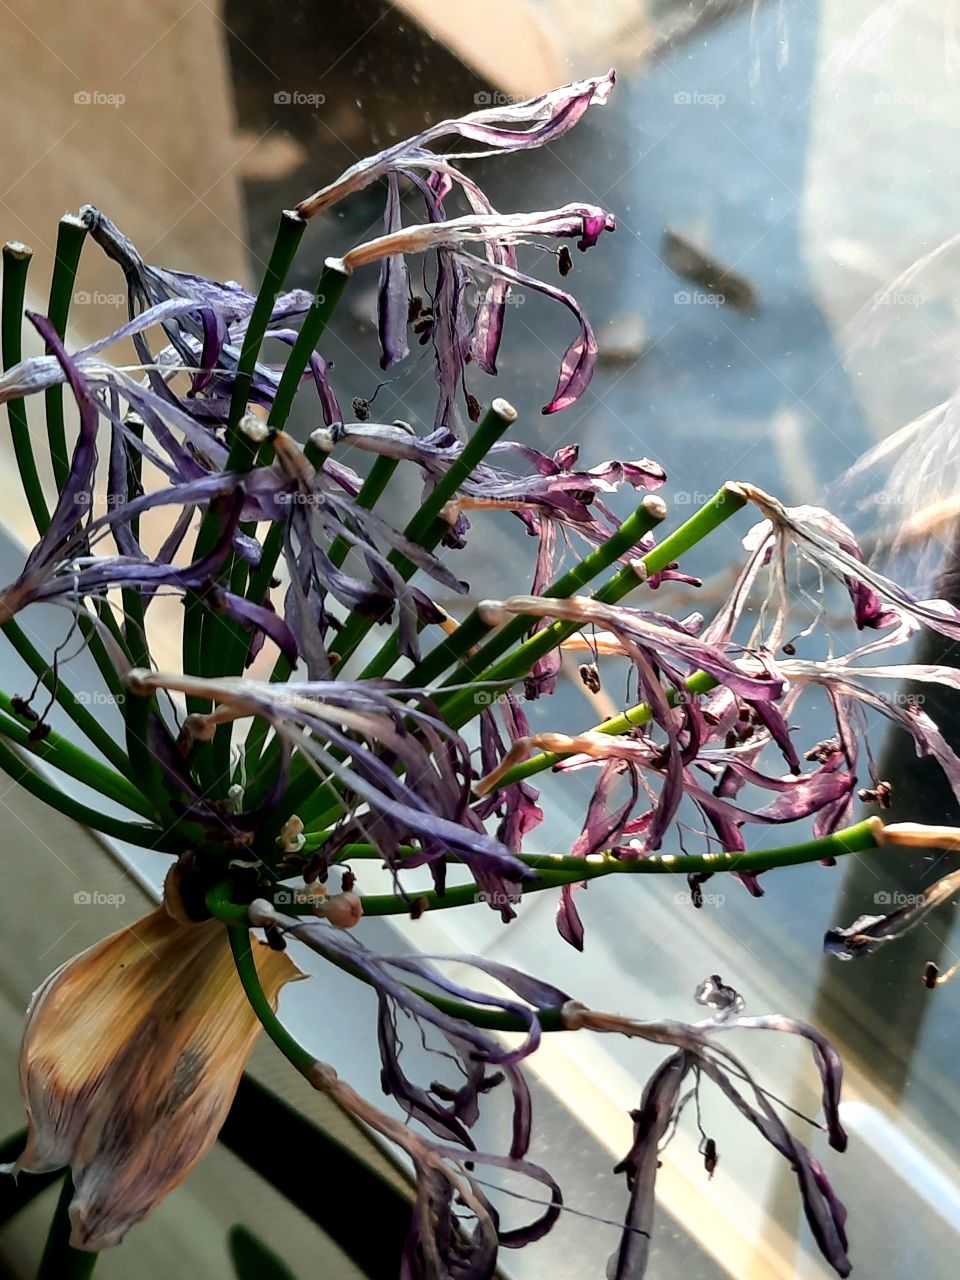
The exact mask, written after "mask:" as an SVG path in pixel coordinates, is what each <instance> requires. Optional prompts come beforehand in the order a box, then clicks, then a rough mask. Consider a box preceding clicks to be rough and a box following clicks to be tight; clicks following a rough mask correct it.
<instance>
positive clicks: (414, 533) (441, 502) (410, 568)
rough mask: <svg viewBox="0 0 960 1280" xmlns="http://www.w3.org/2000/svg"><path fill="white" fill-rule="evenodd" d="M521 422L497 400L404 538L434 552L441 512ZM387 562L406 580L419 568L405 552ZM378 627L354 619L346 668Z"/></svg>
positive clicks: (343, 642)
mask: <svg viewBox="0 0 960 1280" xmlns="http://www.w3.org/2000/svg"><path fill="white" fill-rule="evenodd" d="M516 419H517V411H516V409H514V407H513V405H511V404H508V403H507V401H506V400H494V402H493V404H492V405H491V406H490V408H489V409H488V410H487V412H486V413H485V414H484V416H483V419H482V420H481V421H480V422H479V423H478V424H477V427H476V430H475V431H474V433H473V435H472V436H471V437H470V439H469V440H468V441H467V442H466V444H465V445H464V446H463V449H462V450H461V452H460V455H459V457H458V458H457V460H456V462H453V463H451V465H450V466H449V467H448V468H447V470H446V471H445V472H444V474H443V475H442V476H440V478H439V479H438V480H437V483H436V484H435V485H434V487H433V489H432V490H431V491H430V493H428V494H427V496H426V498H425V499H424V501H423V503H422V505H421V506H420V508H419V510H418V511H417V513H416V515H414V516H413V517H412V518H411V519H410V520H409V521H408V523H407V526H406V528H405V529H404V531H403V534H404V537H405V538H407V539H409V541H410V542H414V543H416V544H417V546H419V547H423V548H424V550H426V551H432V550H433V549H434V548H435V547H436V546H437V544H438V543H439V542H440V539H441V538H442V537H443V535H444V532H445V531H446V529H447V527H448V526H447V524H446V523H445V521H444V520H443V519H442V518H441V516H440V512H441V511H442V510H443V508H444V506H446V504H447V503H448V502H449V501H450V499H451V498H452V497H453V496H454V494H455V493H456V492H457V490H458V489H459V488H460V486H461V485H462V484H463V482H464V480H466V479H467V477H468V476H469V475H470V474H471V472H472V471H473V470H474V468H475V467H477V466H478V465H479V464H480V463H481V462H482V461H483V459H484V458H485V457H486V456H487V454H488V453H489V452H490V450H491V449H492V448H493V446H494V445H495V444H496V442H497V441H498V440H499V439H500V437H501V436H502V435H503V433H504V431H506V429H507V428H508V427H509V426H511V425H512V424H513V423H514V422H516ZM387 559H388V560H389V561H390V563H391V564H392V565H393V566H394V568H395V569H396V570H397V572H398V573H399V574H400V576H401V577H402V578H403V579H404V580H406V579H409V578H411V577H412V576H413V573H414V569H415V567H416V566H415V565H414V564H413V562H412V561H410V560H408V559H407V557H406V556H405V555H403V554H402V552H399V551H396V550H394V551H391V552H390V554H389V556H388V557H387ZM373 625H374V619H373V618H367V617H363V616H361V615H360V614H356V613H355V614H353V615H351V617H350V619H349V621H348V622H347V625H346V626H345V627H344V629H343V630H342V631H341V633H340V635H339V636H338V637H337V653H338V654H339V657H340V664H339V665H340V666H341V667H342V666H343V665H344V663H346V662H347V661H348V660H349V659H350V658H351V657H352V656H353V654H354V653H355V652H356V650H357V648H358V647H359V645H360V643H361V642H362V640H363V638H364V636H366V634H367V632H368V631H369V630H370V628H371V627H372V626H373Z"/></svg>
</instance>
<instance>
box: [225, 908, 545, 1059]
mask: <svg viewBox="0 0 960 1280" xmlns="http://www.w3.org/2000/svg"><path fill="white" fill-rule="evenodd" d="M207 906H208V908H209V909H210V912H211V914H212V915H214V916H216V918H217V919H218V920H222V921H223V923H224V924H225V925H226V926H227V928H228V930H229V935H230V947H231V949H232V951H233V959H234V963H235V964H236V966H237V973H238V974H239V976H240V982H241V984H242V986H243V989H244V991H245V992H246V995H247V999H248V1000H249V1001H250V1005H251V1008H252V1009H253V1011H254V1013H255V1014H256V1015H257V1017H258V1018H259V1019H260V1023H261V1025H262V1027H263V1029H264V1031H266V1033H267V1035H268V1036H269V1037H270V1039H271V1040H272V1041H273V1043H274V1044H275V1045H276V1046H277V1048H278V1049H279V1050H280V1052H281V1053H282V1054H283V1056H284V1057H285V1058H286V1059H287V1060H288V1061H289V1062H291V1063H292V1064H293V1066H295V1067H296V1068H297V1070H298V1071H299V1072H301V1073H302V1074H303V1075H304V1076H306V1078H307V1079H308V1080H310V1081H311V1082H313V1080H314V1067H316V1065H317V1059H316V1058H315V1057H314V1056H313V1054H312V1053H310V1052H309V1050H307V1049H305V1048H304V1047H303V1045H302V1044H300V1042H299V1041H298V1040H296V1039H295V1038H294V1037H293V1036H292V1035H291V1034H290V1032H289V1031H288V1030H287V1029H286V1027H285V1026H284V1025H283V1023H282V1022H281V1021H280V1019H279V1018H278V1017H277V1015H276V1014H275V1013H274V1011H273V1009H272V1008H271V1006H270V1001H269V1000H268V999H267V997H266V995H265V993H264V990H263V987H262V986H261V985H260V978H259V976H258V974H257V968H256V965H255V963H254V960H253V953H252V951H251V949H250V935H249V924H248V920H247V908H246V907H244V906H238V905H236V904H235V903H232V902H231V901H230V897H229V890H228V887H227V886H225V885H220V886H218V887H217V888H215V889H213V890H211V892H210V893H209V894H207ZM327 958H328V959H329V960H330V961H331V963H332V964H335V965H336V967H337V968H338V969H343V970H344V972H345V973H349V974H352V976H353V977H355V978H359V979H360V980H361V982H366V983H367V984H368V985H372V982H371V979H370V978H369V977H368V976H367V975H366V974H365V973H364V972H363V971H362V970H360V969H358V968H356V967H355V966H354V965H352V964H351V963H350V962H349V960H347V959H345V958H342V957H335V956H332V955H331V956H328V957H327ZM404 985H405V986H406V987H407V990H408V991H412V992H413V993H414V995H418V996H420V997H422V999H424V1000H427V1001H429V1002H430V1004H432V1005H433V1006H434V1008H436V1009H440V1010H441V1011H442V1012H443V1013H448V1014H450V1016H451V1017H454V1018H462V1019H463V1021H464V1022H470V1023H472V1024H473V1025H474V1026H475V1027H486V1028H488V1029H489V1030H492V1031H528V1030H529V1026H528V1024H527V1023H526V1021H525V1020H524V1019H523V1018H521V1017H520V1016H519V1015H517V1014H511V1013H507V1012H505V1011H504V1010H501V1009H491V1008H487V1007H484V1006H480V1005H471V1004H467V1003H465V1002H464V1001H462V1000H454V999H451V998H450V997H449V996H441V995H439V994H435V993H434V992H432V991H426V990H424V989H423V988H422V987H415V986H413V985H411V984H409V983H405V984H404ZM535 1012H536V1014H537V1017H538V1020H539V1022H540V1026H541V1028H542V1030H544V1031H566V1030H568V1028H567V1027H566V1026H565V1024H564V1022H563V1018H562V1014H561V1011H560V1010H559V1009H536V1010H535Z"/></svg>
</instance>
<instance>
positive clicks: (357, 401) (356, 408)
mask: <svg viewBox="0 0 960 1280" xmlns="http://www.w3.org/2000/svg"><path fill="white" fill-rule="evenodd" d="M353 414H354V417H355V418H356V420H357V421H358V422H369V421H370V401H369V400H364V398H363V396H354V398H353Z"/></svg>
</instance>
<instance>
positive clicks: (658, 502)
mask: <svg viewBox="0 0 960 1280" xmlns="http://www.w3.org/2000/svg"><path fill="white" fill-rule="evenodd" d="M640 505H641V506H642V507H643V509H644V511H646V513H647V514H648V515H649V516H652V517H653V518H654V519H655V520H666V518H667V504H666V503H665V502H664V500H663V499H662V498H661V497H660V496H659V495H658V494H656V493H648V494H647V496H646V497H645V498H644V500H643V502H642V503H641V504H640Z"/></svg>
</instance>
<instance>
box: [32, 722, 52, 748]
mask: <svg viewBox="0 0 960 1280" xmlns="http://www.w3.org/2000/svg"><path fill="white" fill-rule="evenodd" d="M49 736H50V726H49V725H48V724H43V723H41V722H38V723H37V724H35V725H34V726H33V728H32V729H31V730H30V732H29V733H28V734H27V741H28V742H29V743H30V745H31V746H36V744H37V743H38V742H43V740H44V739H45V738H47V737H49Z"/></svg>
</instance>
